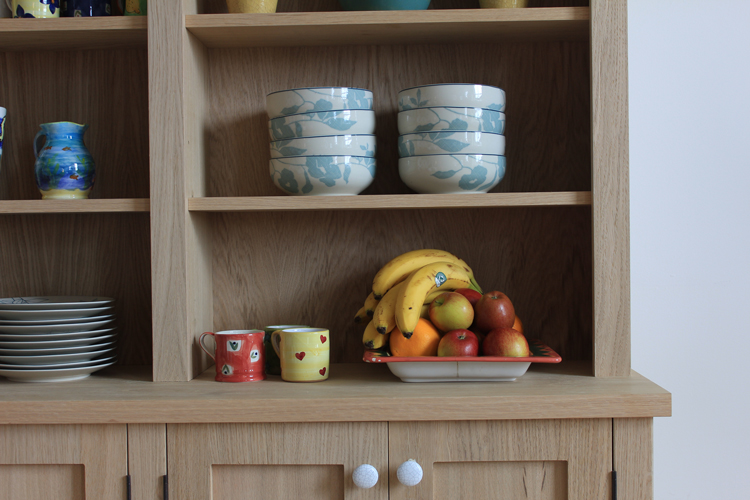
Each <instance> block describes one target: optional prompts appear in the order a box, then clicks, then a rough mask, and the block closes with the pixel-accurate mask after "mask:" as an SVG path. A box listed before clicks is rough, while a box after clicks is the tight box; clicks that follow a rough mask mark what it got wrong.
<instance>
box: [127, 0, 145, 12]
mask: <svg viewBox="0 0 750 500" xmlns="http://www.w3.org/2000/svg"><path fill="white" fill-rule="evenodd" d="M147 2H148V0H125V12H124V14H125V15H126V16H145V15H146V8H147V5H146V4H147Z"/></svg>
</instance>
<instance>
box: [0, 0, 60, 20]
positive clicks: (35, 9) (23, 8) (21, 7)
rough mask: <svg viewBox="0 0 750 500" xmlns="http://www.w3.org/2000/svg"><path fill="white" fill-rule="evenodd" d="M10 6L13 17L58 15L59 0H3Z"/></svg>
mask: <svg viewBox="0 0 750 500" xmlns="http://www.w3.org/2000/svg"><path fill="white" fill-rule="evenodd" d="M3 1H5V2H6V3H7V4H8V7H10V11H11V15H12V16H13V17H36V18H45V17H60V1H59V0H50V1H49V2H47V3H46V4H45V3H42V2H40V1H39V0H12V1H11V0H3Z"/></svg>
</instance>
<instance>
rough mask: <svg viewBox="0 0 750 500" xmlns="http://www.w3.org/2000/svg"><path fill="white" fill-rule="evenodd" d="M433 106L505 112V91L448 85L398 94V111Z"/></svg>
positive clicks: (487, 87) (481, 86) (414, 88)
mask: <svg viewBox="0 0 750 500" xmlns="http://www.w3.org/2000/svg"><path fill="white" fill-rule="evenodd" d="M433 106H449V107H459V108H461V107H466V108H483V109H494V110H495V111H501V112H505V91H504V90H503V89H500V88H498V87H491V86H489V85H474V84H467V83H447V84H438V85H423V86H421V87H412V88H410V89H404V90H402V91H401V92H399V93H398V110H399V111H407V110H409V109H414V108H428V107H433Z"/></svg>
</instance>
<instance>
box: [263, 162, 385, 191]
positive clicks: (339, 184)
mask: <svg viewBox="0 0 750 500" xmlns="http://www.w3.org/2000/svg"><path fill="white" fill-rule="evenodd" d="M270 170H271V179H273V182H274V184H276V187H278V188H279V189H280V190H282V191H283V192H284V193H286V194H289V195H294V196H347V195H355V194H359V193H361V192H362V191H364V190H365V189H366V188H367V187H368V186H369V185H370V184H372V181H373V179H374V178H375V158H373V157H370V156H349V155H339V156H294V157H287V158H275V159H272V160H271V162H270Z"/></svg>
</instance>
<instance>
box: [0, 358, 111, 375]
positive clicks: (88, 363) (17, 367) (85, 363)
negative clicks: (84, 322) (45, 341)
mask: <svg viewBox="0 0 750 500" xmlns="http://www.w3.org/2000/svg"><path fill="white" fill-rule="evenodd" d="M115 358H116V356H110V357H107V358H101V359H90V360H88V361H75V362H69V363H50V364H46V365H13V364H7V363H0V370H14V371H19V372H21V371H27V370H55V369H57V368H81V367H84V366H92V365H96V364H99V363H103V362H105V361H114V360H115Z"/></svg>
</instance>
